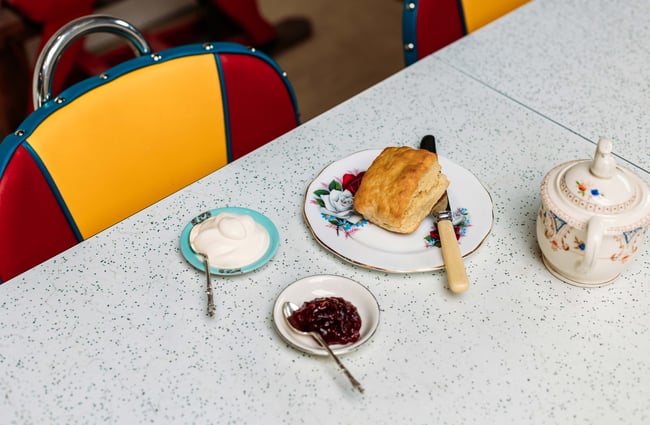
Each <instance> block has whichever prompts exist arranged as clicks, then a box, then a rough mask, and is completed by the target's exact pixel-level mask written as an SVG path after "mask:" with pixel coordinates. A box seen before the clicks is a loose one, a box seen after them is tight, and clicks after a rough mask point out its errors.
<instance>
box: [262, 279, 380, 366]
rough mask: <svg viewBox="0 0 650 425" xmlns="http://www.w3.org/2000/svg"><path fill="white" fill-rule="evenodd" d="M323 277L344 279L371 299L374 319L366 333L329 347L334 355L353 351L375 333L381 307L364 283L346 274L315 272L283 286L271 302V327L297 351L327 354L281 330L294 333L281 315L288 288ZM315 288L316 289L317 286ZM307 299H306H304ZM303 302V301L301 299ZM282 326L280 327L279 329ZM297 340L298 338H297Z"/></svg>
mask: <svg viewBox="0 0 650 425" xmlns="http://www.w3.org/2000/svg"><path fill="white" fill-rule="evenodd" d="M323 278H329V279H340V280H343V281H346V282H348V283H350V284H353V285H355V287H357V288H359V289H360V293H362V294H365V295H367V297H368V300H372V303H371V305H372V307H373V308H372V310H373V312H374V315H375V316H376V320H375V321H373V322H372V323H371V324H370V329H369V330H368V334H367V335H365V336H364V337H362V338H361V339H360V340H359V341H357V342H355V343H353V344H346V345H331V346H330V348H331V349H332V351H333V352H334V354H336V355H343V354H348V353H351V352H353V351H356V350H358V349H359V348H360V347H361V346H363V345H364V344H365V343H367V342H368V341H370V339H372V337H373V336H374V335H375V333H376V332H377V328H378V327H379V322H380V319H381V308H380V307H379V302H378V301H377V297H375V294H373V293H372V291H370V289H369V288H368V287H366V286H365V285H363V284H361V283H360V282H358V281H356V280H354V279H351V278H349V277H346V276H341V275H336V274H328V273H323V274H315V275H309V276H305V277H302V278H299V279H297V280H295V281H293V282H291V283H290V284H289V285H287V286H285V287H284V288H283V289H282V291H280V293H279V294H278V296H277V297H276V299H275V302H274V303H273V308H272V310H271V316H272V319H273V327H274V329H275V331H276V333H277V334H278V335H279V336H280V339H282V341H284V342H285V343H286V344H288V345H290V346H291V347H293V348H295V349H296V350H298V351H301V352H303V353H306V354H312V355H316V356H327V355H328V353H327V351H326V350H325V349H324V348H321V347H312V346H306V345H302V344H300V343H298V342H296V340H293V339H291V338H288V337H287V336H286V335H285V334H284V333H283V332H282V330H285V331H286V334H288V335H294V333H293V331H292V330H291V329H289V327H288V326H287V325H286V323H285V321H284V316H283V315H282V303H283V302H284V300H285V297H284V295H285V294H286V293H287V291H289V290H290V288H292V287H294V288H295V285H309V282H310V281H314V284H316V283H318V282H315V281H316V280H318V279H323ZM315 289H318V288H317V287H316V288H315ZM336 296H341V297H343V298H345V295H344V294H336ZM305 301H307V300H305ZM303 302H304V301H303ZM361 319H362V321H361V322H362V326H363V323H364V317H362V318H361ZM281 328H282V329H281ZM298 341H299V340H298Z"/></svg>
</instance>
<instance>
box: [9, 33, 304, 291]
mask: <svg viewBox="0 0 650 425" xmlns="http://www.w3.org/2000/svg"><path fill="white" fill-rule="evenodd" d="M297 111H298V110H297V105H296V101H295V97H294V94H293V90H292V88H291V85H290V83H289V81H288V80H287V78H286V75H285V74H284V73H283V72H282V71H281V70H280V69H279V68H278V66H277V64H276V63H275V62H274V61H273V60H271V59H270V58H269V57H267V56H266V55H264V54H262V53H260V52H256V51H251V50H250V49H247V48H245V47H243V46H240V45H237V44H232V43H212V44H208V45H188V46H182V47H178V48H173V49H169V50H165V51H162V52H160V53H157V54H153V55H146V56H144V55H143V56H140V57H137V58H135V59H132V60H129V61H127V62H124V63H122V64H120V65H118V66H116V67H114V68H111V69H109V70H108V71H106V72H105V73H103V74H102V75H101V76H97V77H93V78H90V79H88V80H84V81H82V82H80V83H78V84H75V85H74V86H71V87H70V88H68V89H66V90H64V91H63V92H62V93H61V94H60V95H59V96H57V97H56V98H55V99H52V100H48V101H47V102H45V103H44V104H43V105H42V106H41V107H40V108H38V109H37V110H36V111H35V112H34V113H32V114H31V115H30V116H29V117H28V118H27V119H26V120H25V121H24V122H23V123H22V124H21V126H20V129H19V130H18V131H16V132H15V133H14V134H11V135H9V136H7V137H6V138H5V139H4V140H3V141H2V143H0V283H1V282H3V281H6V280H8V279H9V278H11V277H13V276H15V275H16V274H18V273H21V272H22V271H24V270H26V269H28V268H31V267H33V266H34V265H36V264H38V263H40V262H42V261H44V260H46V259H48V258H49V257H51V256H53V255H55V254H57V253H59V252H61V251H63V250H65V249H67V248H69V247H71V246H72V245H74V244H76V243H77V242H80V241H82V240H84V239H87V238H88V237H90V236H92V235H94V234H96V233H98V232H100V231H102V230H104V229H106V228H108V227H110V226H111V225H113V224H115V223H117V222H119V221H121V220H123V219H124V218H126V217H128V216H130V215H132V214H134V213H135V212H137V211H139V210H141V209H143V208H145V207H147V206H149V205H151V204H153V203H155V202H157V201H159V200H160V199H162V198H164V197H166V196H168V195H170V194H171V193H173V192H175V191H177V190H179V189H181V188H183V187H185V186H187V185H189V184H191V183H192V182H194V181H196V180H198V179H200V178H202V177H204V176H206V175H208V174H210V173H211V172H213V171H215V170H216V169H218V168H220V167H222V166H223V165H225V164H227V163H228V162H229V161H231V160H233V159H236V158H238V157H240V156H242V155H245V154H246V153H248V152H250V151H252V150H253V149H256V148H257V147H259V146H261V145H263V144H265V143H266V142H268V141H270V140H272V139H274V138H276V137H278V136H280V135H281V134H283V133H285V132H287V131H289V130H291V129H292V128H294V127H296V126H297V125H298V124H299V116H298V112H297Z"/></svg>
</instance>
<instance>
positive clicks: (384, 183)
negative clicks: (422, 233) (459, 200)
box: [354, 146, 449, 233]
mask: <svg viewBox="0 0 650 425" xmlns="http://www.w3.org/2000/svg"><path fill="white" fill-rule="evenodd" d="M448 186H449V180H447V177H446V176H445V175H444V174H442V172H441V167H440V163H438V156H437V155H436V154H434V153H432V152H429V151H427V150H423V149H413V148H411V147H408V146H402V147H389V148H386V149H384V150H383V151H382V152H381V154H379V156H378V157H377V158H375V160H374V161H373V163H372V165H370V168H368V171H366V174H365V175H364V176H363V179H362V180H361V185H360V187H359V190H358V191H357V193H356V194H355V195H354V208H355V209H356V210H357V211H358V212H359V213H360V214H361V215H363V217H364V218H366V219H367V220H369V221H370V222H372V223H374V224H376V225H378V226H381V227H383V228H384V229H386V230H390V231H392V232H397V233H412V232H414V231H415V230H416V229H417V228H418V226H420V223H422V220H424V218H425V217H426V216H427V214H429V213H430V212H431V208H432V207H433V205H434V204H435V203H436V201H438V199H440V197H441V196H442V195H443V194H444V193H445V190H447V187H448Z"/></svg>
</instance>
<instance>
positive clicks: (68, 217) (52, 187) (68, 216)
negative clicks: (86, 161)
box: [22, 140, 84, 242]
mask: <svg viewBox="0 0 650 425" xmlns="http://www.w3.org/2000/svg"><path fill="white" fill-rule="evenodd" d="M22 145H23V147H24V148H25V149H26V150H27V151H28V152H29V154H30V155H31V156H32V159H33V160H34V162H35V163H36V165H37V166H38V168H39V170H41V174H42V175H43V177H45V181H47V184H48V186H50V190H51V191H52V193H53V194H54V197H55V198H56V201H57V203H58V204H59V208H61V211H62V212H63V215H64V216H65V218H66V220H67V221H68V224H69V225H70V228H71V229H72V232H73V233H74V236H75V237H76V238H77V242H81V241H83V240H84V238H83V236H81V232H80V231H79V228H78V227H77V223H75V221H74V218H72V214H71V213H70V210H69V209H68V206H67V205H66V203H65V201H64V200H63V196H61V192H60V191H59V188H58V187H57V185H56V183H55V182H54V180H53V179H52V175H51V174H50V172H49V171H48V169H47V167H46V166H45V164H43V161H42V160H41V157H40V156H39V155H38V153H37V152H36V151H35V150H34V149H33V148H32V145H30V144H29V141H27V140H26V141H25V143H23V144H22Z"/></svg>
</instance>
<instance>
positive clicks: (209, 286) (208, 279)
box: [203, 254, 214, 317]
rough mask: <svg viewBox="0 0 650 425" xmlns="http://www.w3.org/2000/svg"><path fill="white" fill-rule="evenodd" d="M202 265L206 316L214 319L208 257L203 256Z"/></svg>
mask: <svg viewBox="0 0 650 425" xmlns="http://www.w3.org/2000/svg"><path fill="white" fill-rule="evenodd" d="M203 264H204V265H205V275H206V285H207V289H206V291H205V292H206V294H208V316H210V317H214V295H213V293H212V277H211V276H210V262H209V261H208V256H207V255H205V254H203Z"/></svg>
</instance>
